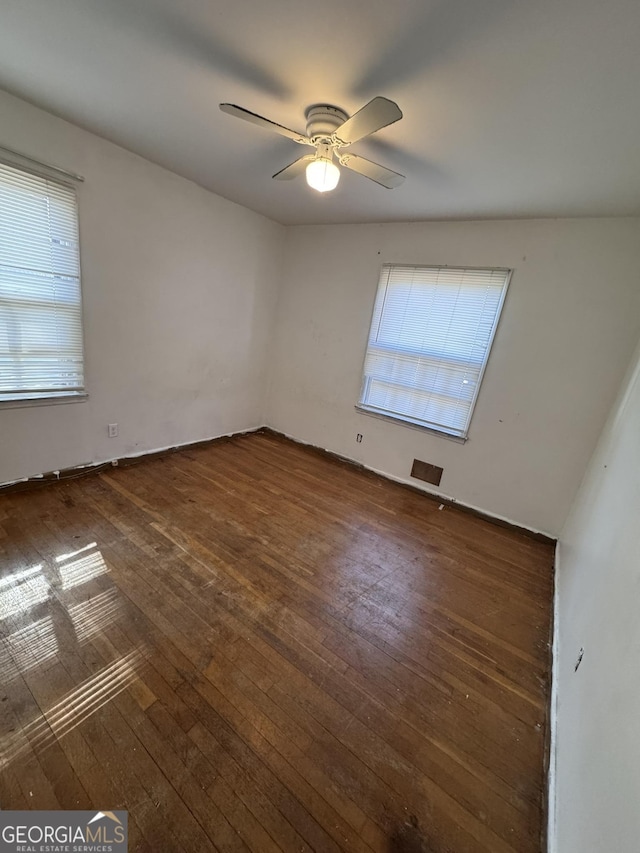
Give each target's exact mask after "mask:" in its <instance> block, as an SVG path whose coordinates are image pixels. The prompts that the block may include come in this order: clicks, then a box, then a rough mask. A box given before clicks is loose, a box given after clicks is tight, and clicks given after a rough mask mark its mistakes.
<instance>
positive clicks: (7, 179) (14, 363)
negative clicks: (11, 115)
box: [0, 163, 84, 402]
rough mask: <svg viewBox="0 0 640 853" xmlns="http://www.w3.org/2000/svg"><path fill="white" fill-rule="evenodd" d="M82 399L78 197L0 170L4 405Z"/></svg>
mask: <svg viewBox="0 0 640 853" xmlns="http://www.w3.org/2000/svg"><path fill="white" fill-rule="evenodd" d="M83 395H84V370H83V344H82V305H81V296H80V258H79V247H78V210H77V203H76V195H75V192H74V190H73V189H72V188H71V187H68V186H66V185H64V184H60V183H57V182H56V181H53V180H51V179H49V178H46V177H42V176H39V175H35V174H31V173H30V172H26V171H23V170H22V169H18V168H16V167H14V166H8V165H4V164H2V163H0V402H1V401H7V400H9V401H20V400H31V399H36V400H37V399H42V398H49V397H51V398H55V397H73V396H83Z"/></svg>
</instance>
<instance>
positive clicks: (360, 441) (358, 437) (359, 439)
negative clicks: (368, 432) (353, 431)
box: [356, 432, 362, 444]
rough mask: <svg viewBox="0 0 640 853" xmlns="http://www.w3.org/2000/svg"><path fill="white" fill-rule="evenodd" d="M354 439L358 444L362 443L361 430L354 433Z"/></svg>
mask: <svg viewBox="0 0 640 853" xmlns="http://www.w3.org/2000/svg"><path fill="white" fill-rule="evenodd" d="M356 441H357V442H358V444H361V443H362V433H361V432H359V433H358V434H357V435H356Z"/></svg>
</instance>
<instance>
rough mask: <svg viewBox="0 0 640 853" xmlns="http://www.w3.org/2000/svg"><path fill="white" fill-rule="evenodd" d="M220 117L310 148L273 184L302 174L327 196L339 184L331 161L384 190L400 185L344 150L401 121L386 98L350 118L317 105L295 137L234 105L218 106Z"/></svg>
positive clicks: (390, 174) (400, 178)
mask: <svg viewBox="0 0 640 853" xmlns="http://www.w3.org/2000/svg"><path fill="white" fill-rule="evenodd" d="M220 109H221V110H222V112H223V113H228V114H229V115H232V116H236V118H241V119H244V121H249V122H251V123H252V124H257V125H258V126H259V127H266V128H267V129H269V130H273V131H275V132H276V133H279V134H280V135H281V136H286V137H288V138H289V139H292V140H293V141H294V142H298V143H299V144H300V145H310V146H311V147H312V148H315V153H314V154H306V155H305V156H304V157H299V158H298V159H297V160H295V161H294V162H293V163H290V164H289V165H288V166H285V168H284V169H281V170H280V171H279V172H276V174H275V175H274V176H273V177H274V178H275V179H276V180H277V181H289V180H291V178H296V177H298V175H301V174H302V172H305V173H306V177H307V183H308V184H309V186H310V187H312V188H313V189H315V190H318V192H321V193H322V192H328V191H329V190H333V189H335V187H336V186H337V185H338V181H339V180H340V169H339V168H338V166H337V165H336V164H335V162H334V159H335V160H337V161H338V163H339V164H340V165H341V166H344V167H345V168H347V169H351V170H352V171H353V172H357V173H358V174H359V175H364V177H365V178H369V179H370V180H372V181H375V182H376V183H377V184H380V185H381V186H383V187H386V188H387V189H393V188H394V187H397V186H399V185H400V184H401V183H402V182H403V181H404V175H400V174H399V173H398V172H394V171H392V170H391V169H387V168H386V167H385V166H380V165H379V164H378V163H373V162H372V161H371V160H367V159H365V158H364V157H360V156H359V155H358V154H352V153H351V152H350V151H348V150H343V149H348V148H349V146H350V145H352V144H353V143H354V142H357V141H358V140H359V139H362V138H363V137H365V136H369V134H371V133H375V132H376V131H377V130H380V129H381V128H383V127H386V126H387V125H389V124H393V123H394V122H395V121H398V120H399V119H401V118H402V112H401V110H400V108H399V107H398V105H397V104H395V103H394V102H393V101H390V100H389V99H388V98H381V97H378V98H374V99H373V100H372V101H369V103H368V104H365V106H364V107H362V109H361V110H359V111H358V112H357V113H355V114H354V115H352V116H351V118H349V116H348V115H347V114H346V113H345V112H344V110H341V109H339V108H338V107H332V106H331V105H329V104H317V105H315V106H312V107H309V108H308V109H307V110H306V112H305V118H306V120H307V128H306V133H298V132H297V131H295V130H290V128H288V127H283V126H282V125H281V124H276V122H274V121H269V119H267V118H263V117H262V116H259V115H256V113H252V112H250V111H249V110H245V109H244V108H243V107H238V106H236V105H235V104H220Z"/></svg>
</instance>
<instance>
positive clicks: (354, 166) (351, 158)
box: [340, 154, 404, 190]
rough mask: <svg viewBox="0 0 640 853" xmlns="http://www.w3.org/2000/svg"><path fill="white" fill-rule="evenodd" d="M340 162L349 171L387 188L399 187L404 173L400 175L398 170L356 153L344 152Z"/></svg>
mask: <svg viewBox="0 0 640 853" xmlns="http://www.w3.org/2000/svg"><path fill="white" fill-rule="evenodd" d="M340 163H341V164H342V165H343V166H346V168H347V169H351V171H353V172H357V173H358V174H359V175H364V177H365V178H369V179H370V180H372V181H375V182H376V184H380V185H381V186H383V187H386V188H387V189H388V190H392V189H394V187H399V186H400V184H401V183H402V182H403V181H404V175H401V174H400V173H399V172H394V171H393V170H392V169H387V168H386V166H380V165H379V164H378V163H373V162H372V161H371V160H367V159H366V158H365V157H358V155H357V154H345V155H344V156H343V157H341V158H340Z"/></svg>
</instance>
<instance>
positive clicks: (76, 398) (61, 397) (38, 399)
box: [0, 391, 89, 409]
mask: <svg viewBox="0 0 640 853" xmlns="http://www.w3.org/2000/svg"><path fill="white" fill-rule="evenodd" d="M88 398H89V395H88V394H87V392H86V391H74V392H72V393H71V394H58V395H56V396H46V395H44V394H39V395H34V396H33V397H14V398H11V397H10V396H6V397H4V398H1V397H0V409H24V408H27V407H31V406H59V405H61V404H65V403H84V402H85V400H87V399H88Z"/></svg>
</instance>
